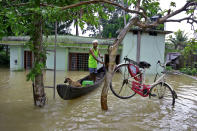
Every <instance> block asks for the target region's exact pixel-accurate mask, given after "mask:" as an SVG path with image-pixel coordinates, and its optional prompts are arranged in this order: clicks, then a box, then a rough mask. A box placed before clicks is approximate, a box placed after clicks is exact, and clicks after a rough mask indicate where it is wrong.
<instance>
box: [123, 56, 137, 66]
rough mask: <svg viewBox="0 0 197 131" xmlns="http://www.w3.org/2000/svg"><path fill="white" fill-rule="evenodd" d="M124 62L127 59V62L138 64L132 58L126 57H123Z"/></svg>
mask: <svg viewBox="0 0 197 131" xmlns="http://www.w3.org/2000/svg"><path fill="white" fill-rule="evenodd" d="M124 60H125V62H126V61H128V62H129V63H132V64H134V65H137V66H139V64H138V63H137V62H135V61H134V60H131V59H129V58H128V57H124Z"/></svg>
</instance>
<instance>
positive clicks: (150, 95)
mask: <svg viewBox="0 0 197 131" xmlns="http://www.w3.org/2000/svg"><path fill="white" fill-rule="evenodd" d="M149 95H150V96H153V97H155V96H157V95H155V94H151V93H150V94H149Z"/></svg>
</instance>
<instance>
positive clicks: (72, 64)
mask: <svg viewBox="0 0 197 131" xmlns="http://www.w3.org/2000/svg"><path fill="white" fill-rule="evenodd" d="M88 58H89V54H88V53H70V54H69V70H70V71H79V70H81V71H88Z"/></svg>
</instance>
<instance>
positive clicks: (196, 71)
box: [180, 67, 197, 75]
mask: <svg viewBox="0 0 197 131" xmlns="http://www.w3.org/2000/svg"><path fill="white" fill-rule="evenodd" d="M180 72H182V73H184V74H188V75H197V68H191V67H186V68H181V69H180Z"/></svg>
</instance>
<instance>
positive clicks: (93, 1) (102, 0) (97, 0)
mask: <svg viewBox="0 0 197 131" xmlns="http://www.w3.org/2000/svg"><path fill="white" fill-rule="evenodd" d="M96 3H106V4H110V5H114V6H117V7H119V8H121V9H123V10H125V11H127V12H128V13H134V14H138V15H141V16H142V17H146V15H145V14H144V13H143V12H140V11H136V10H130V9H128V8H127V7H124V6H122V5H121V4H118V3H115V2H113V1H109V0H90V1H82V2H79V3H76V4H72V5H68V6H65V7H60V8H61V9H62V10H66V9H70V8H73V7H78V6H81V5H88V4H96Z"/></svg>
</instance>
